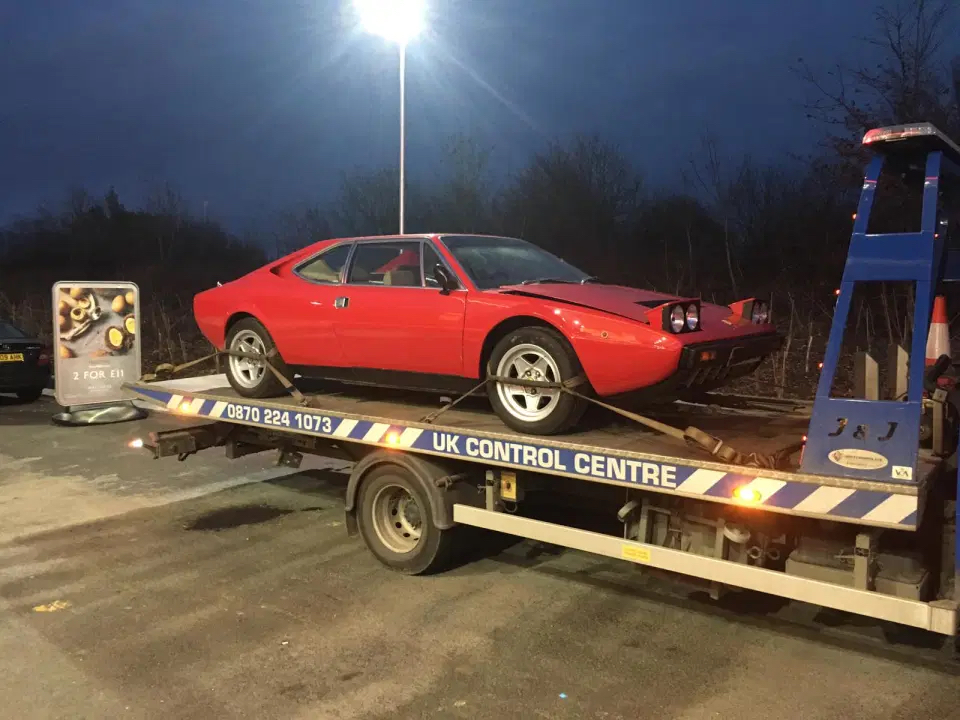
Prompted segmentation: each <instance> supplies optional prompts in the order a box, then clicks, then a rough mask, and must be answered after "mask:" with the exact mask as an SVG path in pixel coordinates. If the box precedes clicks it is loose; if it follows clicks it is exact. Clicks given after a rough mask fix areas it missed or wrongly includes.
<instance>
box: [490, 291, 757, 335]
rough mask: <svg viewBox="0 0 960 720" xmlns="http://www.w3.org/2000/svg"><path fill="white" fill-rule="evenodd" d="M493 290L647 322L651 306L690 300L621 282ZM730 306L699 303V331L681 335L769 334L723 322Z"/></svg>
mask: <svg viewBox="0 0 960 720" xmlns="http://www.w3.org/2000/svg"><path fill="white" fill-rule="evenodd" d="M496 292H499V293H503V294H508V295H522V296H525V297H532V298H540V299H543V300H555V301H558V302H563V303H570V304H572V305H579V306H580V307H585V308H590V309H592V310H599V311H601V312H606V313H610V314H611V315H619V316H620V317H624V318H628V319H630V320H636V321H637V322H642V323H645V324H647V323H649V318H648V317H647V313H648V312H650V310H652V309H653V308H655V307H657V306H659V305H663V304H664V303H668V302H671V301H676V300H689V299H690V297H689V296H681V295H670V294H667V293H659V292H654V291H652V290H640V289H638V288H630V287H623V286H621V285H603V284H600V283H586V284H583V285H579V284H578V285H573V284H566V283H540V284H531V285H511V286H505V287H501V288H499V289H498V290H497V291H496ZM730 314H731V311H730V308H729V307H727V306H725V305H716V304H714V303H706V302H703V301H701V302H700V320H701V325H702V328H703V329H702V330H701V331H700V332H697V333H691V335H690V336H684V338H687V339H688V341H693V340H694V338H695V340H696V342H706V341H710V340H718V339H722V338H725V337H732V336H742V335H752V334H754V333H770V332H773V331H774V328H773V326H772V325H740V324H731V323H730V322H725V321H726V320H727V319H728V318H729V317H730Z"/></svg>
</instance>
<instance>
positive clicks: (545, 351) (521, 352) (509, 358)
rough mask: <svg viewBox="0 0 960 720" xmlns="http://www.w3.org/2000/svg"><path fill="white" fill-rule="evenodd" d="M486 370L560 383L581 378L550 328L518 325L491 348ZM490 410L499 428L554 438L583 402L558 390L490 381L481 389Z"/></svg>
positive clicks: (581, 410) (579, 413) (573, 356)
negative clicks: (485, 387)
mask: <svg viewBox="0 0 960 720" xmlns="http://www.w3.org/2000/svg"><path fill="white" fill-rule="evenodd" d="M490 367H491V368H493V372H494V374H495V375H496V376H497V377H503V378H520V379H523V380H535V381H540V382H550V383H561V382H565V381H567V380H570V379H572V378H575V377H577V376H578V375H580V374H582V372H583V370H582V368H581V367H580V362H579V361H578V360H577V356H576V354H575V353H574V352H573V348H571V347H570V346H569V344H568V343H567V342H566V340H565V339H564V337H563V336H562V335H560V334H559V333H558V332H556V331H555V330H551V329H548V328H544V327H524V328H520V329H518V330H513V331H511V332H509V333H507V334H506V335H505V336H504V337H502V338H501V339H500V341H499V342H498V343H497V344H496V346H495V347H494V348H493V353H492V354H491V356H490ZM487 393H488V396H489V398H490V402H491V404H492V405H493V409H494V410H495V411H496V413H497V415H499V416H500V419H501V420H503V422H504V424H505V425H507V426H508V427H510V428H512V429H513V430H516V431H518V432H522V433H527V434H531V435H554V434H556V433H561V432H564V431H565V430H569V429H570V428H571V427H573V426H574V425H575V424H576V423H577V422H578V421H579V420H580V418H581V417H583V413H584V411H585V410H586V409H587V401H586V400H585V399H583V398H578V397H574V396H573V395H570V394H568V393H565V392H562V391H561V390H559V389H544V388H531V387H523V386H520V385H510V384H509V383H507V382H493V383H490V384H489V385H488V386H487Z"/></svg>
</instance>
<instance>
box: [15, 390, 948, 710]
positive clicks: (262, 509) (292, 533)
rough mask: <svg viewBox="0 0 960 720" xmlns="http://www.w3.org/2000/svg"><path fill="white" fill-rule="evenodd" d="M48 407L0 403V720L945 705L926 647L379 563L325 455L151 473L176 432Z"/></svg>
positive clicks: (855, 627)
mask: <svg viewBox="0 0 960 720" xmlns="http://www.w3.org/2000/svg"><path fill="white" fill-rule="evenodd" d="M55 411H56V407H55V406H54V404H53V403H52V402H51V401H50V400H49V399H43V400H41V401H39V402H37V403H34V404H32V405H29V406H27V405H20V404H17V403H16V402H14V401H12V400H11V401H7V400H4V399H2V398H0V521H2V522H0V701H2V707H0V717H3V718H17V719H20V718H23V719H25V720H26V719H32V718H97V719H99V718H128V717H129V718H203V719H205V720H208V719H211V718H258V719H266V718H298V719H299V718H304V719H306V718H309V719H313V718H340V719H347V718H351V719H352V718H391V719H393V718H497V719H498V720H502V719H503V718H604V719H608V720H612V719H614V718H625V719H626V718H629V719H631V720H632V719H635V718H648V717H649V718H679V719H682V720H688V719H693V718H736V719H737V720H746V719H749V718H763V719H764V720H770V719H775V718H790V719H793V718H803V719H804V720H813V719H815V718H845V719H850V718H872V719H877V720H879V719H881V718H911V720H913V719H916V718H960V677H958V670H960V668H958V663H957V662H956V661H953V660H950V659H948V658H947V656H946V655H945V654H943V653H941V652H939V651H938V650H937V649H936V647H934V643H931V642H930V638H916V637H914V636H910V637H909V638H908V640H909V642H903V641H902V639H901V640H898V641H890V640H885V639H884V637H883V635H882V633H880V632H879V631H878V629H877V628H875V627H873V626H872V625H871V624H870V623H866V622H862V623H857V622H853V621H850V620H845V621H837V620H836V618H834V619H833V621H832V622H831V621H829V614H827V615H824V614H823V613H822V612H818V611H817V610H816V609H812V608H805V607H800V608H793V607H791V608H783V607H781V605H780V604H778V603H776V602H770V601H769V600H765V599H762V598H760V599H756V598H754V600H753V601H752V602H750V603H746V604H744V603H743V602H742V601H740V600H738V601H736V602H735V603H733V604H731V603H727V602H721V603H712V602H710V601H709V600H708V599H706V596H705V594H704V593H702V592H692V591H691V590H690V588H689V586H687V585H681V584H679V583H673V582H670V581H667V580H663V579H662V578H658V577H651V576H650V575H647V574H645V573H642V572H640V571H639V570H637V569H635V568H633V567H632V566H628V565H625V564H622V563H617V562H614V561H609V560H607V559H604V558H595V557H591V556H588V555H584V554H581V553H577V552H561V551H559V550H558V549H556V548H551V547H545V546H541V545H537V544H534V543H528V542H514V541H509V540H504V541H502V542H499V543H494V544H490V545H484V546H482V547H478V548H476V551H475V553H474V556H473V557H472V559H471V560H470V561H469V562H465V563H463V564H461V565H460V566H459V567H456V568H455V569H453V570H451V571H449V572H447V573H444V574H442V575H437V576H434V577H426V578H412V577H406V576H402V575H399V574H397V573H394V572H391V571H389V570H387V569H385V568H384V567H382V566H381V565H379V564H378V563H377V561H376V560H375V559H374V558H373V557H372V556H371V555H370V554H369V553H368V552H367V551H366V549H365V548H364V546H363V544H362V542H361V541H360V540H359V539H356V538H350V537H348V536H347V535H346V532H345V529H344V526H343V491H344V487H345V484H346V478H347V475H346V474H345V472H344V470H345V469H346V468H345V466H344V465H343V464H342V463H339V462H326V463H324V462H320V461H316V460H307V461H305V462H304V466H303V468H302V469H301V470H299V471H293V470H290V469H277V468H274V467H272V464H271V458H269V457H266V456H264V457H260V456H251V457H246V458H243V459H241V460H237V461H232V462H230V461H227V460H226V459H225V458H224V457H223V456H222V454H221V453H219V452H217V451H210V452H208V453H202V454H200V455H198V456H196V457H193V458H191V459H189V460H188V461H187V462H185V463H178V462H177V461H176V460H174V459H165V460H161V461H153V460H151V459H149V458H148V457H147V456H146V455H145V454H141V453H137V452H134V451H131V450H129V449H127V448H126V443H127V442H128V441H129V440H130V439H132V438H133V437H136V436H139V435H143V434H145V432H146V431H148V430H150V429H160V428H163V427H173V426H174V425H175V424H177V423H179V422H182V421H180V420H177V419H175V418H172V417H169V416H163V415H152V416H151V417H150V418H149V419H148V420H146V421H141V422H138V423H128V424H118V425H113V426H100V427H87V428H62V427H56V426H53V425H51V424H50V416H51V415H52V414H53V413H54V412H55ZM838 624H839V625H840V627H839V628H838V627H832V626H834V625H838ZM924 643H927V644H928V645H929V647H922V646H923V644H924Z"/></svg>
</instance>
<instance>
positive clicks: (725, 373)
mask: <svg viewBox="0 0 960 720" xmlns="http://www.w3.org/2000/svg"><path fill="white" fill-rule="evenodd" d="M782 344H783V338H782V337H780V335H778V334H777V333H763V334H758V335H748V336H746V337H738V338H730V339H725V340H716V341H713V342H705V343H694V344H691V345H685V346H684V348H683V350H681V351H680V362H679V363H678V364H677V372H676V374H675V376H674V377H673V378H671V379H672V380H673V381H674V382H675V383H676V384H677V385H678V386H679V387H684V388H691V389H697V390H710V389H712V388H715V387H720V386H721V385H725V384H726V383H728V382H730V381H731V380H735V379H737V378H739V377H743V376H744V375H749V374H750V373H752V372H753V371H754V370H756V369H757V367H758V366H759V365H760V363H761V362H763V360H764V359H765V358H766V357H767V356H769V355H772V354H773V353H775V352H777V351H778V350H779V349H780V347H781V346H782Z"/></svg>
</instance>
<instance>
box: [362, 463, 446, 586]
mask: <svg viewBox="0 0 960 720" xmlns="http://www.w3.org/2000/svg"><path fill="white" fill-rule="evenodd" d="M358 495H359V496H358V498H357V500H358V502H357V524H358V526H359V529H360V534H361V536H362V537H363V540H364V542H365V543H366V544H367V547H368V548H370V551H371V552H372V553H373V554H374V555H375V556H376V558H377V560H379V561H380V562H381V563H383V564H384V565H386V566H387V567H389V568H391V569H393V570H397V571H398V572H402V573H406V574H408V575H422V574H426V573H430V572H436V571H438V570H442V569H443V568H444V567H445V566H446V565H447V564H448V563H449V561H450V559H451V557H452V555H453V548H454V535H455V533H456V531H457V530H459V529H460V528H451V529H450V530H440V529H439V528H438V527H437V526H436V525H434V523H433V515H432V513H431V510H430V505H429V498H428V497H427V496H426V494H425V493H424V492H423V490H422V489H421V488H420V486H419V483H418V482H417V480H416V479H414V478H413V477H412V475H411V474H410V472H409V471H408V470H406V469H405V468H402V467H400V466H398V465H380V466H378V467H376V468H374V469H373V470H371V471H370V472H369V474H368V475H367V476H366V477H365V478H364V479H363V481H362V482H361V484H360V491H359V494H358Z"/></svg>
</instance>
